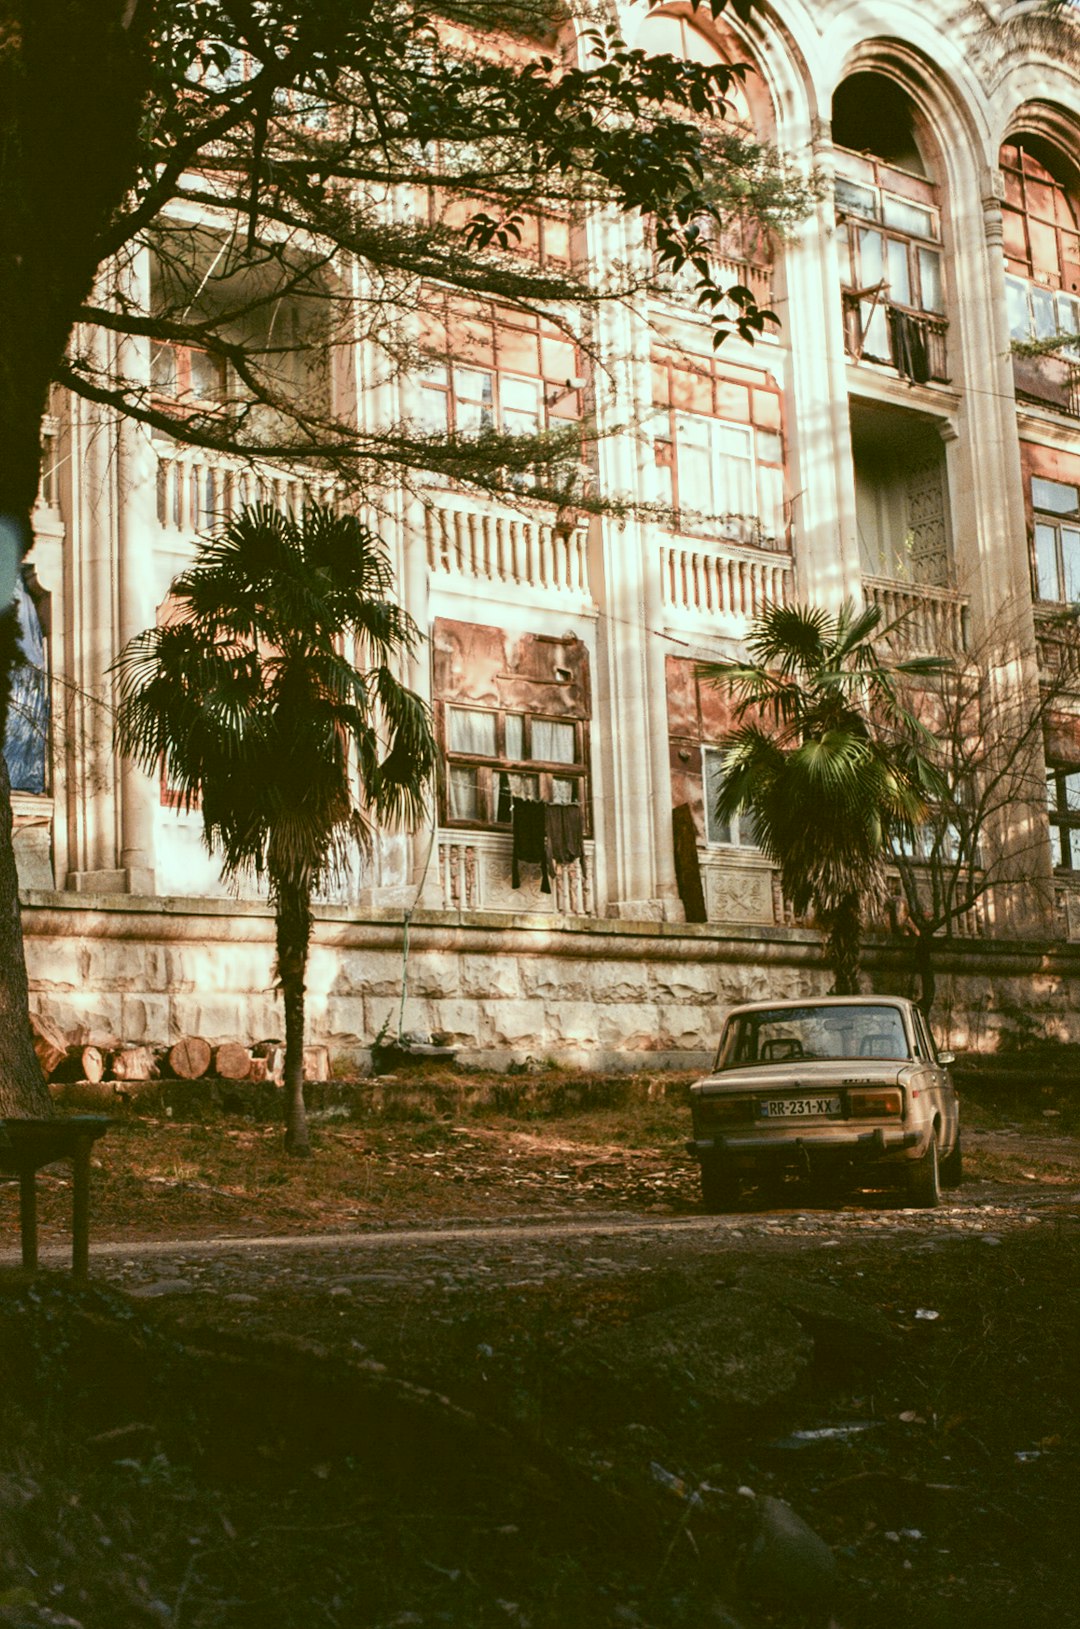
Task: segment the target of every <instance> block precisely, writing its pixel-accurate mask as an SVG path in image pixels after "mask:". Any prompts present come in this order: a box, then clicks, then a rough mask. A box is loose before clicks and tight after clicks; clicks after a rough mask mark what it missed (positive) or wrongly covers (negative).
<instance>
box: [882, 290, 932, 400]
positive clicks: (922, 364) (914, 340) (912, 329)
mask: <svg viewBox="0 0 1080 1629" xmlns="http://www.w3.org/2000/svg"><path fill="white" fill-rule="evenodd" d="M889 342H890V344H891V346H892V358H893V366H894V367H895V368H896V369H897V371H898V372H899V373H902V374H903V375H904V377H905V378H906V379H913V380H914V381H915V383H916V384H917V385H925V384H926V382H927V380H928V379H929V378H930V358H929V355H928V353H927V349H926V334H925V332H924V330H923V325H922V323H921V322H919V321H918V320H917V318H915V317H909V316H908V314H907V312H906V311H898V310H897V308H896V306H894V305H892V306H890V307H889Z"/></svg>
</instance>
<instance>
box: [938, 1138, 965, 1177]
mask: <svg viewBox="0 0 1080 1629" xmlns="http://www.w3.org/2000/svg"><path fill="white" fill-rule="evenodd" d="M963 1180H964V1161H963V1155H962V1154H961V1153H960V1133H959V1132H957V1133H956V1141H955V1143H954V1144H953V1146H952V1150H951V1152H950V1153H948V1154H946V1156H945V1158H944V1159H943V1160H942V1161H941V1186H942V1187H943V1188H958V1187H959V1186H960V1184H961V1182H963Z"/></svg>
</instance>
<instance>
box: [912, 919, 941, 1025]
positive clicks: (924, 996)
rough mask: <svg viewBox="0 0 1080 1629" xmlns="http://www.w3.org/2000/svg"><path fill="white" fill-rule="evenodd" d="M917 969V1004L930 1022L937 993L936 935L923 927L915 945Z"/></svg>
mask: <svg viewBox="0 0 1080 1629" xmlns="http://www.w3.org/2000/svg"><path fill="white" fill-rule="evenodd" d="M914 958H915V971H916V973H917V974H918V976H919V999H918V1001H917V1002H916V1006H917V1007H918V1008H919V1011H920V1012H921V1013H922V1015H923V1017H924V1018H925V1019H926V1020H927V1022H928V1023H929V1021H930V1009H931V1008H932V1007H933V1005H934V997H935V995H936V994H937V978H936V975H935V970H934V936H933V934H932V933H925V932H923V931H922V930H921V929H920V931H919V934H918V937H917V938H916V940H915V947H914Z"/></svg>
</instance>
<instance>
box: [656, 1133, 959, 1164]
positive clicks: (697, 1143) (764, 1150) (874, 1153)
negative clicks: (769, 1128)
mask: <svg viewBox="0 0 1080 1629" xmlns="http://www.w3.org/2000/svg"><path fill="white" fill-rule="evenodd" d="M929 1136H930V1130H929V1128H927V1130H925V1131H901V1130H899V1129H895V1130H893V1129H891V1128H890V1129H886V1128H885V1127H884V1126H873V1127H868V1128H867V1130H865V1131H842V1132H837V1131H833V1130H830V1131H829V1133H828V1135H827V1136H824V1137H784V1138H782V1139H781V1138H777V1137H765V1136H756V1137H755V1136H753V1135H745V1134H743V1135H735V1136H732V1137H719V1136H717V1137H695V1138H693V1139H692V1140H691V1141H690V1142H688V1143H687V1144H686V1151H687V1153H688V1154H693V1155H695V1156H696V1157H697V1158H698V1159H707V1158H708V1157H709V1156H710V1155H712V1154H754V1155H764V1156H767V1157H769V1158H771V1159H776V1160H783V1159H785V1158H788V1159H790V1158H791V1157H792V1156H794V1157H796V1158H798V1157H799V1156H800V1154H805V1155H808V1156H809V1157H811V1158H813V1159H828V1158H829V1157H830V1156H831V1155H833V1154H838V1155H846V1156H848V1157H851V1156H854V1157H855V1158H860V1157H861V1158H864V1159H866V1160H878V1159H882V1158H884V1157H886V1156H888V1155H890V1154H902V1153H904V1151H905V1150H906V1149H909V1148H918V1147H920V1145H925V1143H926V1142H927V1141H928V1139H929Z"/></svg>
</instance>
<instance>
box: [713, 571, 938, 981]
mask: <svg viewBox="0 0 1080 1629" xmlns="http://www.w3.org/2000/svg"><path fill="white" fill-rule="evenodd" d="M880 622H881V610H880V608H879V607H878V606H869V607H867V608H866V609H865V610H861V611H858V610H856V609H855V607H854V606H853V605H852V604H850V603H845V604H844V605H843V606H842V608H841V609H840V611H839V612H838V613H837V614H836V615H835V616H833V615H830V614H829V613H828V612H826V611H823V610H820V609H818V608H814V607H811V606H781V605H774V606H770V607H768V609H766V610H765V611H764V612H763V613H762V614H761V616H760V617H759V618H758V619H757V621H756V623H755V624H754V626H753V629H752V631H751V633H750V636H749V638H748V640H747V650H748V653H749V656H750V660H749V662H746V663H739V662H712V663H708V664H703V665H702V668H701V673H702V676H703V677H704V678H705V679H707V680H708V681H710V682H711V683H713V684H715V685H717V686H719V687H721V688H723V689H725V690H728V691H729V692H730V693H731V694H732V696H733V697H734V698H735V702H736V706H735V716H736V720H737V723H738V728H737V729H735V730H734V731H733V732H732V733H731V734H730V735H729V736H728V737H727V738H726V740H725V742H724V746H725V748H726V750H725V753H724V758H723V782H722V785H721V788H720V792H719V795H718V798H717V813H718V815H719V816H720V818H722V819H730V817H731V816H732V815H733V814H735V813H736V812H737V811H739V810H747V811H748V812H749V814H750V815H751V817H752V819H753V822H754V826H755V828H756V833H757V840H758V842H759V844H760V846H761V848H762V850H763V852H764V853H765V855H766V856H767V858H768V859H770V860H771V861H772V863H773V864H774V865H775V866H776V867H777V868H778V870H779V873H780V882H781V886H782V888H783V891H784V894H785V896H786V897H787V898H788V899H789V900H790V901H791V904H792V906H793V908H794V909H795V911H796V912H798V913H799V914H800V915H801V914H805V913H806V912H809V911H813V913H814V915H815V916H816V918H817V921H818V923H819V925H820V926H821V928H822V930H823V933H824V937H825V959H826V961H827V963H828V965H829V966H830V967H831V969H832V971H833V974H834V977H835V984H834V991H835V993H836V994H837V995H850V994H853V993H854V992H855V991H857V990H858V987H859V982H858V975H859V952H860V945H861V940H862V929H863V916H864V911H865V909H866V908H867V906H875V905H880V904H881V903H883V902H884V898H885V894H886V887H885V883H886V862H887V855H888V848H889V840H890V836H891V835H892V834H893V833H898V832H907V833H910V832H912V831H913V830H914V828H915V827H916V826H917V825H918V824H919V823H920V822H921V821H922V820H923V819H924V818H925V815H926V811H927V806H928V800H931V801H932V800H933V799H934V798H935V797H936V796H938V795H940V792H941V790H942V788H941V784H940V778H939V776H938V775H937V772H936V771H935V770H934V768H933V766H932V764H931V762H930V759H929V755H928V752H927V751H926V750H924V749H927V748H929V745H930V737H929V735H928V733H927V731H926V730H925V728H924V727H923V726H922V725H921V724H920V723H919V722H918V720H917V719H916V718H915V717H914V716H913V715H912V714H911V713H910V712H909V711H908V709H907V708H906V707H905V706H904V704H903V702H902V700H901V698H900V694H899V691H898V688H897V683H896V680H897V679H898V678H899V677H900V676H901V675H904V676H908V677H911V676H916V677H919V676H930V675H932V674H934V673H937V672H940V671H941V669H942V667H943V666H944V665H946V664H944V663H943V662H942V661H941V660H940V659H939V658H937V657H920V658H913V659H911V660H908V661H902V662H888V661H886V660H884V659H883V658H882V657H880V656H879V654H878V652H877V650H876V649H875V645H874V639H875V637H876V638H877V639H881V638H883V637H885V636H887V635H888V634H889V633H890V632H892V628H893V627H895V624H893V625H891V626H890V627H889V628H884V629H881V628H879V624H880Z"/></svg>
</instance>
